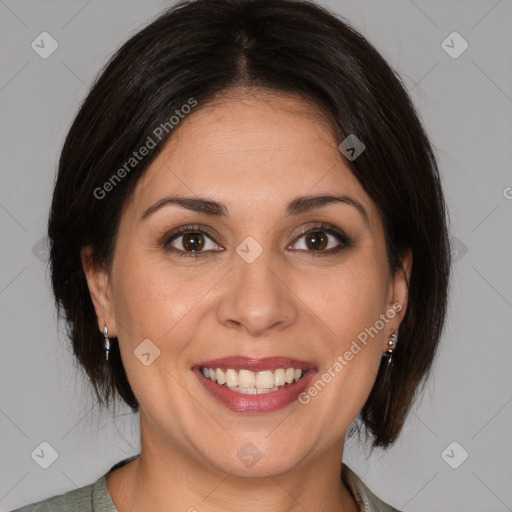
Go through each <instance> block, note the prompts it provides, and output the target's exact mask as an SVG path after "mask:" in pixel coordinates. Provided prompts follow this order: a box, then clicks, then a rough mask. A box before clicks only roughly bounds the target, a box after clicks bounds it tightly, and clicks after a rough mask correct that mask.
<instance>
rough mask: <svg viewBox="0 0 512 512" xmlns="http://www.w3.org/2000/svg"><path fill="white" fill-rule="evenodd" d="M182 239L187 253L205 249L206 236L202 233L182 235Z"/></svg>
mask: <svg viewBox="0 0 512 512" xmlns="http://www.w3.org/2000/svg"><path fill="white" fill-rule="evenodd" d="M182 238H183V241H182V242H181V243H182V245H183V248H184V249H185V250H187V251H200V250H201V249H202V248H203V247H204V244H205V242H204V236H203V235H202V234H201V233H188V234H186V235H182Z"/></svg>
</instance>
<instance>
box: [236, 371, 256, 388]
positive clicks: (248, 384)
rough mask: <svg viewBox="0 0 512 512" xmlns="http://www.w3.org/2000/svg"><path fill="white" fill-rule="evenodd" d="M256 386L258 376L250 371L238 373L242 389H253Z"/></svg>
mask: <svg viewBox="0 0 512 512" xmlns="http://www.w3.org/2000/svg"><path fill="white" fill-rule="evenodd" d="M255 384H256V376H255V375H254V372H251V371H250V370H240V371H239V372H238V385H239V386H240V387H241V388H253V387H254V385H255Z"/></svg>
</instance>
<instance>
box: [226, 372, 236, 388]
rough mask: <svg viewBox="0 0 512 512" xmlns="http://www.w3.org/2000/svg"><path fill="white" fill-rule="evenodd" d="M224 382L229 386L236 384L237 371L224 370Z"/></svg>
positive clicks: (232, 386)
mask: <svg viewBox="0 0 512 512" xmlns="http://www.w3.org/2000/svg"><path fill="white" fill-rule="evenodd" d="M226 384H227V385H228V387H230V388H234V387H235V386H238V373H236V372H235V370H231V369H229V370H226Z"/></svg>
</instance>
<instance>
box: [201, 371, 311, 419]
mask: <svg viewBox="0 0 512 512" xmlns="http://www.w3.org/2000/svg"><path fill="white" fill-rule="evenodd" d="M193 371H194V373H195V374H196V375H197V377H198V379H199V380H200V382H201V384H202V385H203V386H204V387H205V388H206V389H207V390H208V391H209V392H210V393H211V394H212V395H213V396H214V398H216V399H217V400H218V401H219V402H221V403H222V404H224V405H225V406H226V407H227V408H228V409H231V410H232V411H235V412H245V413H262V412H272V411H277V410H279V409H284V408H285V407H287V406H288V405H290V404H291V403H293V402H295V401H297V400H298V398H299V395H300V394H301V393H302V392H303V391H304V390H305V389H306V388H307V386H308V384H309V383H310V381H311V379H312V378H313V375H314V374H315V373H316V371H315V370H307V372H306V374H305V375H304V377H302V379H300V380H298V381H297V382H294V383H293V384H287V385H285V386H283V387H282V388H280V389H279V390H277V391H271V392H269V393H263V394H260V395H247V394H245V393H237V392H236V391H232V390H231V389H229V388H228V387H227V386H225V385H220V384H217V383H215V382H213V381H211V380H210V379H207V378H206V377H205V376H204V375H203V372H202V371H201V369H200V368H194V370H193Z"/></svg>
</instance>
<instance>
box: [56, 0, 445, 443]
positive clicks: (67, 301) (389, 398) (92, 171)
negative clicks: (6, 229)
mask: <svg viewBox="0 0 512 512" xmlns="http://www.w3.org/2000/svg"><path fill="white" fill-rule="evenodd" d="M240 86H249V87H251V88H255V90H258V89H264V90H271V91H277V92H285V93H293V94H297V95H300V96H301V97H303V98H305V99H307V100H309V101H312V102H313V103H314V104H315V105H316V106H317V108H318V110H319V112H322V113H324V114H325V115H326V116H327V117H328V119H330V120H331V124H332V127H333V129H334V131H335V133H336V134H337V135H338V137H339V141H338V142H339V143H340V142H342V141H343V140H344V139H345V138H346V137H347V136H348V135H350V134H355V135H356V136H357V138H358V139H360V140H361V141H363V143H364V144H365V151H364V152H363V153H362V154H361V155H360V156H359V157H358V158H357V159H356V160H353V161H348V160H347V164H348V165H349V166H350V168H351V170H352V172H353V173H354V175H355V176H356V177H357V179H358V180H359V182H360V183H361V185H362V187H363V188H364V189H365V191H366V192H367V193H368V195H369V196H370V197H371V199H372V200H373V201H374V202H375V204H376V206H377V208H378V209H379V211H380V214H381V216H382V219H383V222H384V228H385V236H386V248H387V253H388V259H389V265H390V269H391V270H392V271H393V272H396V271H402V270H403V269H401V268H400V257H401V255H403V254H404V251H406V250H407V249H411V250H412V253H413V257H414V259H413V267H412V274H411V278H410V282H409V302H408V308H407V312H406V314H405V317H404V319H403V322H402V324H401V326H400V332H399V334H400V338H399V343H398V345H397V348H396V350H395V352H394V354H393V367H392V369H391V371H389V370H388V371H386V368H385V365H386V361H385V360H384V359H383V363H382V364H381V367H380V369H379V373H378V375H377V378H376V381H375V385H374V387H373V389H372V391H371V393H370V396H369V398H368V400H367V402H366V403H365V405H364V407H363V409H362V411H361V413H360V416H359V419H360V420H361V422H362V424H363V426H364V427H365V432H366V433H367V436H368V435H369V436H371V438H372V439H373V447H376V446H381V447H386V446H389V445H391V444H392V443H393V442H394V441H395V440H396V438H397V436H398V434H399V432H400V430H401V428H402V425H403V423H404V420H405V418H406V415H407V413H408V411H409V409H410V407H411V404H412V403H413V399H414V397H415V395H416V393H417V392H418V390H419V389H420V388H421V387H422V386H421V384H423V383H424V381H425V378H426V377H427V375H428V373H429V371H430V369H431V366H432V362H433V360H434V357H435V354H436V348H437V346H438V342H439V339H440V336H441V332H442V328H443V324H444V319H445V314H446V306H447V296H448V288H449V270H450V251H449V244H448V234H447V225H446V222H447V220H446V212H445V203H444V198H443V193H442V188H441V183H440V178H439V174H438V169H437V165H436V160H435V157H434V154H433V151H432V148H431V145H430V143H429V141H428V138H427V136H426V134H425V132H424V130H423V128H422V126H421V123H420V121H419V119H418V116H417V114H416V112H415V109H414V107H413V105H412V103H411V101H410V99H409V97H408V94H407V92H406V89H405V87H404V86H403V84H402V83H401V81H400V80H399V78H398V77H397V76H396V75H395V73H394V72H393V70H392V69H391V68H390V67H389V65H388V64H387V63H386V62H385V60H384V59H383V58H382V57H381V56H380V54H379V53H378V52H377V51H376V50H375V49H374V48H373V47H372V46H371V45H370V44H369V43H368V42H367V41H366V39H364V38H363V37H362V36H361V35H360V34H359V33H358V32H357V31H355V30H354V29H352V28H351V27H350V25H349V24H348V23H347V22H346V21H344V20H342V19H341V18H340V17H338V16H335V15H333V14H332V13H330V12H328V11H327V10H325V9H324V8H321V7H319V6H317V5H315V4H313V3H311V2H307V1H295V0H234V1H231V0H197V1H186V2H180V3H178V4H176V5H174V6H173V7H171V8H170V9H168V10H166V11H165V12H164V13H163V14H161V15H160V16H159V17H158V18H157V19H156V20H155V21H153V22H152V23H151V24H149V25H148V26H147V27H145V28H144V29H143V30H141V31H139V32H138V33H137V34H135V35H134V36H133V37H131V38H130V39H129V40H128V41H127V42H126V43H125V44H124V45H123V46H122V47H121V48H120V49H119V50H118V51H117V52H116V53H115V55H114V56H113V57H112V58H111V59H110V61H109V62H108V63H107V65H106V66H105V68H104V69H103V70H102V71H101V73H100V74H99V75H98V78H97V79H96V81H95V83H94V85H93V87H92V89H91V91H90V92H89V94H88V95H87V97H86V99H85V100H84V102H83V104H82V106H81V108H80V110H79V112H78V114H77V116H76V118H75V120H74V122H73V124H72V126H71V128H70V130H69V133H68V135H67V138H66V140H65V143H64V146H63V149H62V154H61V157H60V162H59V169H58V176H57V180H56V184H55V190H54V195H53V202H52V206H51V212H50V218H49V238H50V267H51V279H52V286H53V290H54V293H55V297H56V302H57V306H58V308H59V312H60V313H61V314H64V316H65V319H66V321H67V326H68V334H69V337H70V339H71V342H72V346H73V351H74V354H75V356H76V358H77V359H78V361H79V363H80V365H81V366H82V367H83V369H84V370H85V372H86V373H87V375H88V377H89V378H90V381H91V382H92V384H93V388H94V390H95V393H96V397H97V399H98V400H99V403H100V405H103V401H105V403H106V405H107V406H108V405H109V398H110V397H112V398H113V400H114V402H115V398H116V392H117V393H118V394H119V395H120V396H121V397H122V399H123V400H124V402H125V403H126V404H128V405H129V406H130V407H131V408H132V409H133V411H137V410H138V402H137V399H136V397H135V396H134V394H133V391H132V389H131V387H130V385H129V383H128V380H127V377H126V374H125V371H124V368H123V365H122V362H121V358H120V354H119V348H118V344H117V343H116V341H117V340H115V339H114V340H113V343H112V346H111V355H110V357H109V361H108V362H106V361H105V357H104V352H103V348H102V340H103V336H102V334H101V333H100V332H99V330H98V326H97V320H96V314H95V311H94V308H93V304H92V301H91V298H90V294H89V291H88V287H87V283H86V280H85V276H84V272H83V270H82V265H81V259H80V251H81V249H82V248H83V247H84V246H91V247H92V249H93V259H94V262H95V263H96V264H97V265H104V266H105V268H107V269H108V268H109V265H110V262H111V260H112V255H113V252H114V247H115V240H116V233H117V229H118V224H119V219H120V215H121V211H122V208H123V206H124V205H125V204H126V201H127V200H128V198H129V197H130V195H131V193H132V192H133V189H134V187H135V185H136V183H137V181H138V179H139V178H140V177H141V176H142V175H143V173H144V172H145V170H146V169H147V168H148V166H149V164H150V163H151V162H152V161H153V159H154V158H155V157H156V155H157V154H158V153H159V151H160V150H161V149H162V147H163V145H164V144H165V142H166V141H167V139H168V138H169V137H170V136H172V129H171V128H172V127H171V126H170V124H172V123H169V119H170V118H171V116H173V115H175V114H177V113H176V111H177V110H178V111H179V110H180V108H182V106H183V105H185V104H187V103H189V104H190V100H191V98H193V99H194V101H196V102H197V104H198V105H199V107H198V108H200V106H201V105H204V104H206V103H207V102H208V101H209V100H211V99H212V98H213V97H214V96H215V95H216V94H218V93H219V92H222V91H225V90H230V89H233V88H236V87H240ZM190 115H193V113H191V114H190ZM165 123H167V125H165ZM159 126H167V127H168V130H167V131H165V130H164V131H163V132H162V133H161V135H162V134H163V136H162V137H161V138H160V139H159V140H158V141H157V142H158V143H157V144H155V147H153V148H151V149H149V152H148V154H147V155H146V156H145V157H144V158H143V159H141V160H140V161H139V162H137V165H133V168H132V167H130V168H126V166H125V167H124V168H125V171H126V172H124V173H122V172H121V173H120V172H119V171H118V170H119V169H120V168H122V166H123V165H126V162H127V161H128V160H129V159H130V158H131V157H132V156H133V154H134V151H137V150H138V149H139V148H141V147H142V146H149V144H148V143H147V141H148V137H150V138H152V139H153V140H154V139H155V129H156V128H158V127H159ZM158 133H160V132H158ZM116 173H117V177H120V174H122V179H119V180H116V181H115V182H113V181H112V180H113V175H114V174H116ZM106 183H110V184H111V185H110V186H107V187H105V184H106ZM107 189H108V193H104V192H105V191H106V190H107ZM98 190H103V192H98ZM99 196H102V197H99Z"/></svg>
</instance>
